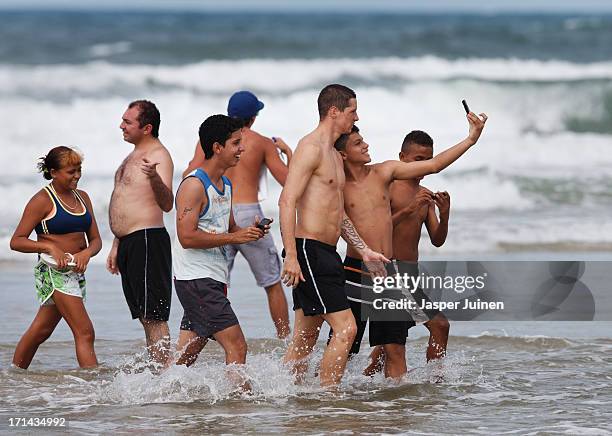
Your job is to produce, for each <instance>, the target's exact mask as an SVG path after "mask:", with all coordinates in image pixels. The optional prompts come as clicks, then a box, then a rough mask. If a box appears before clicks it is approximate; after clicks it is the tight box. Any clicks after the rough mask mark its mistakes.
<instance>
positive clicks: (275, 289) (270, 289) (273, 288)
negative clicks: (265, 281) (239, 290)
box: [264, 282, 284, 295]
mask: <svg viewBox="0 0 612 436" xmlns="http://www.w3.org/2000/svg"><path fill="white" fill-rule="evenodd" d="M264 289H265V290H266V293H267V294H268V295H274V294H278V293H283V295H284V292H283V287H282V286H281V284H280V282H276V283H274V284H272V285H270V286H265V287H264Z"/></svg>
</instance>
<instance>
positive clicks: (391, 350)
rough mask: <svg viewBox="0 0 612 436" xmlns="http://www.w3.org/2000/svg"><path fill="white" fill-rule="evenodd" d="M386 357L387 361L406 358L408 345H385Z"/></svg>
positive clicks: (397, 360)
mask: <svg viewBox="0 0 612 436" xmlns="http://www.w3.org/2000/svg"><path fill="white" fill-rule="evenodd" d="M383 350H384V357H385V361H387V362H399V361H404V360H405V359H406V346H405V345H400V344H386V345H383Z"/></svg>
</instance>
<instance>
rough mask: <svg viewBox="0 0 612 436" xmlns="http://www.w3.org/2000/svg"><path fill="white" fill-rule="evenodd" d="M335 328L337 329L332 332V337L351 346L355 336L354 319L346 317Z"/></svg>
mask: <svg viewBox="0 0 612 436" xmlns="http://www.w3.org/2000/svg"><path fill="white" fill-rule="evenodd" d="M336 327H337V328H336V329H334V330H333V337H335V338H336V339H338V340H340V341H342V342H346V343H348V344H351V345H352V344H353V341H354V340H355V336H356V335H357V323H356V322H355V318H354V317H353V316H348V317H346V319H344V320H342V322H341V323H339V325H338V326H336Z"/></svg>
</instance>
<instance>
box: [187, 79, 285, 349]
mask: <svg viewBox="0 0 612 436" xmlns="http://www.w3.org/2000/svg"><path fill="white" fill-rule="evenodd" d="M263 107H264V104H263V103H262V102H261V101H259V99H258V98H257V97H256V96H255V94H253V93H252V92H249V91H239V92H236V93H234V94H233V95H232V96H231V98H230V99H229V102H228V105H227V113H228V115H229V116H230V117H232V118H234V119H236V120H239V122H240V123H241V124H243V125H244V127H243V129H242V143H243V144H244V153H242V154H241V155H240V162H239V163H238V165H236V166H234V167H231V168H229V169H228V170H227V172H226V176H227V177H228V178H229V179H230V180H231V181H232V184H233V186H234V197H233V199H232V201H233V204H232V209H233V213H234V218H235V220H236V224H238V225H239V226H243V227H246V226H249V225H251V224H252V223H253V222H254V221H255V219H262V218H263V217H264V213H263V210H262V208H261V205H260V204H259V196H258V194H259V192H258V188H259V179H260V176H261V174H262V172H263V171H266V168H267V169H269V170H270V172H271V173H272V175H273V176H274V178H275V179H276V180H277V181H278V183H280V184H281V185H284V183H285V179H286V178H287V171H288V169H287V165H285V164H284V163H283V161H282V160H281V159H280V157H279V154H278V150H280V151H281V152H282V153H284V154H285V155H286V156H287V164H288V163H289V162H290V161H291V156H292V152H291V149H290V148H289V147H288V146H287V144H285V142H284V141H283V140H282V139H280V138H274V140H272V139H270V138H267V137H265V136H263V135H260V134H259V133H257V132H256V131H254V130H252V126H253V123H254V122H255V119H256V117H257V115H258V114H259V111H260V110H262V109H263ZM203 162H204V154H203V153H202V148H201V147H200V144H199V143H198V145H197V146H196V152H195V155H194V157H193V159H192V161H191V162H190V163H189V167H188V169H187V170H186V171H185V174H187V173H189V172H190V171H191V170H193V169H194V168H196V167H198V166H199V165H201V164H202V163H203ZM226 248H227V257H228V262H229V270H230V273H231V271H232V268H233V266H234V259H235V257H236V255H237V253H238V252H240V253H242V255H243V256H244V257H245V259H246V260H247V262H248V263H249V267H250V268H251V271H252V272H253V275H254V276H255V280H256V281H257V285H258V286H261V287H262V288H264V289H265V290H266V294H267V297H268V306H269V308H270V315H271V317H272V321H273V322H274V325H275V327H276V335H277V336H278V337H279V338H281V339H282V338H285V337H287V336H288V335H289V311H288V309H287V299H286V298H285V292H284V291H283V287H282V285H281V282H280V259H279V256H278V252H277V250H276V246H275V245H274V240H273V239H272V235H269V234H268V235H266V236H265V237H263V238H262V239H260V240H258V241H253V242H250V243H248V244H240V245H238V244H236V245H234V244H232V245H228V246H227V247H226Z"/></svg>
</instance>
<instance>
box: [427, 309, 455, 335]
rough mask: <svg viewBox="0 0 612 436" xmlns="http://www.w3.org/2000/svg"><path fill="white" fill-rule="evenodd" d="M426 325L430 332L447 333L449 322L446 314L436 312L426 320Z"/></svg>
mask: <svg viewBox="0 0 612 436" xmlns="http://www.w3.org/2000/svg"><path fill="white" fill-rule="evenodd" d="M427 327H429V331H430V332H432V333H441V334H448V333H449V331H450V322H449V321H448V318H447V317H446V316H444V315H442V314H438V315H436V316H435V317H434V318H433V319H431V320H430V321H429V322H428V326H427Z"/></svg>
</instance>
